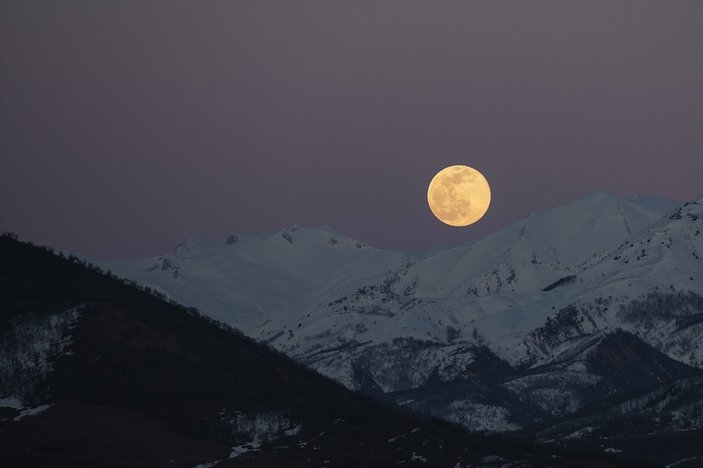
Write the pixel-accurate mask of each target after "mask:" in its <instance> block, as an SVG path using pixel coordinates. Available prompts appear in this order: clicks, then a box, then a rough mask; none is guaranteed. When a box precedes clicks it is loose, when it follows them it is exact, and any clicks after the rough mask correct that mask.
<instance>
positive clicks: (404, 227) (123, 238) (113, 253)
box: [0, 1, 703, 258]
mask: <svg viewBox="0 0 703 468" xmlns="http://www.w3.org/2000/svg"><path fill="white" fill-rule="evenodd" d="M453 164H465V165H468V166H471V167H474V168H476V169H478V170H479V171H481V172H482V173H483V174H484V175H485V177H486V178H487V179H488V181H489V183H490V185H491V189H492V202H491V207H490V209H489V210H488V212H487V214H486V216H485V217H484V218H483V219H482V220H481V221H479V222H478V223H476V224H474V225H471V226H469V227H466V228H453V227H449V226H446V225H444V224H442V223H440V222H439V221H437V220H436V219H435V218H434V217H433V216H432V214H431V212H430V211H429V208H428V206H427V186H428V184H429V182H430V180H431V179H432V177H433V176H434V174H435V173H436V172H438V171H439V170H440V169H442V168H443V167H445V166H449V165H453ZM594 190H603V191H608V192H611V193H614V194H617V195H622V196H632V195H637V194H639V195H648V196H658V197H665V198H669V199H673V200H678V201H687V200H693V199H697V198H699V197H700V196H701V195H703V2H698V1H680V2H677V1H668V2H665V1H657V2H647V1H637V2H635V1H620V2H596V1H585V2H577V1H568V2H552V1H549V2H536V1H535V2H531V1H524V2H510V1H502V2H500V1H498V2H481V1H473V2H440V3H435V2H421V1H417V2H341V1H338V2H244V1H242V2H197V3H196V2H165V1H164V2H158V1H150V2H126V1H125V2H10V1H3V2H0V230H2V231H12V232H15V233H17V234H19V236H20V238H21V239H25V240H31V241H33V242H35V243H40V244H44V245H50V246H53V247H55V248H60V249H67V250H75V251H77V252H78V253H81V254H83V255H88V256H93V257H100V258H118V257H139V256H147V255H158V254H163V253H166V252H168V251H171V250H172V249H173V248H174V247H175V246H176V245H177V244H178V243H180V242H181V241H183V240H184V239H187V238H207V239H214V240H220V241H224V239H225V238H226V237H227V235H229V234H232V233H238V234H247V233H262V232H274V231H277V230H279V229H281V228H283V227H284V226H286V225H288V224H291V223H294V222H297V223H300V224H303V225H311V226H316V225H329V226H332V227H334V228H336V229H337V230H339V231H341V232H344V233H346V234H348V235H350V236H352V237H354V238H357V239H360V240H363V241H365V242H368V243H370V244H372V245H374V246H377V247H381V248H401V249H428V248H431V247H433V246H437V245H458V244H462V243H467V242H471V241H474V240H476V239H477V238H479V237H481V236H484V235H487V234H489V233H491V232H495V231H497V230H499V229H501V228H503V227H505V226H507V225H509V224H511V223H513V222H515V221H517V220H519V219H520V218H522V217H524V216H526V215H528V214H529V213H531V212H534V211H539V210H542V209H545V208H548V207H550V206H555V205H558V204H561V203H565V202H567V201H569V200H571V199H573V198H576V197H579V196H582V195H584V194H586V193H589V192H591V191H594Z"/></svg>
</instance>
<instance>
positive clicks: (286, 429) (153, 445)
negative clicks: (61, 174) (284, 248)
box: [0, 236, 613, 467]
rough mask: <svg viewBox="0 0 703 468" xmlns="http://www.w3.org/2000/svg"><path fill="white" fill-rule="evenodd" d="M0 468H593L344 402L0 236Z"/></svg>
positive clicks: (252, 351)
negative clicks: (557, 467)
mask: <svg viewBox="0 0 703 468" xmlns="http://www.w3.org/2000/svg"><path fill="white" fill-rule="evenodd" d="M0 258H1V259H2V261H1V262H0V304H1V305H2V309H1V311H2V313H1V314H0V402H2V404H1V405H0V406H2V408H0V434H1V437H0V465H2V466H32V467H34V466H149V467H158V466H193V465H196V464H204V463H214V462H216V461H217V462H218V463H217V466H228V465H232V466H234V465H236V466H335V467H337V466H392V465H395V464H397V463H402V464H403V466H414V465H418V466H455V465H456V464H457V463H459V465H460V466H461V465H462V464H467V463H478V464H482V465H491V464H497V465H500V464H503V463H504V462H506V461H511V460H512V461H522V462H523V463H526V464H531V465H544V464H547V463H550V460H552V457H553V456H558V457H559V460H560V464H562V465H567V466H569V465H572V466H608V465H609V464H610V461H609V460H613V459H612V457H609V456H608V455H605V454H598V455H593V453H594V452H592V451H591V449H590V448H586V449H584V450H580V451H576V452H573V451H570V450H566V449H565V448H556V447H544V446H537V445H533V444H531V443H530V442H528V441H526V440H520V439H510V438H505V437H498V436H492V437H487V436H486V437H484V436H481V435H471V434H467V433H466V432H464V431H463V430H462V429H461V428H459V427H458V426H454V425H451V424H448V423H445V422H441V421H438V420H434V419H429V418H427V417H419V416H415V415H411V414H402V413H399V412H397V411H395V410H393V409H391V408H388V407H386V406H384V405H382V404H380V403H378V402H375V401H372V400H370V399H369V398H367V397H364V396H362V395H359V394H355V393H352V392H350V391H348V390H346V389H345V388H343V387H342V386H341V385H339V384H337V383H335V382H333V381H332V380H329V379H327V378H324V377H322V376H320V375H318V374H317V373H315V372H314V371H311V370H309V369H306V368H304V367H302V366H301V365H299V364H296V363H294V362H293V361H291V360H290V359H288V358H286V357H284V356H283V355H281V354H279V353H277V352H275V351H272V350H271V349H269V348H267V347H265V346H263V345H261V344H257V343H255V342H253V341H252V340H250V339H248V338H245V337H244V336H242V335H241V334H239V333H238V332H236V331H233V330H232V329H229V328H227V327H223V326H221V325H219V324H217V323H215V322H213V321H212V320H210V319H206V318H203V317H201V316H199V315H198V314H197V313H196V312H195V311H194V310H187V309H185V308H183V307H181V306H178V305H176V304H171V303H168V302H165V301H164V300H163V299H162V298H160V297H158V295H155V294H154V293H153V292H150V291H146V290H144V289H140V288H137V287H135V286H133V285H130V284H128V283H125V282H123V281H122V280H119V279H117V278H115V277H113V276H111V275H105V274H102V273H101V272H100V271H98V270H97V269H96V268H95V267H88V266H86V265H83V264H81V263H80V261H78V259H76V258H72V259H66V258H62V257H61V256H58V255H54V254H53V253H51V252H50V251H48V250H47V249H44V248H39V247H35V246H32V245H30V244H26V243H21V242H18V241H16V240H14V239H12V238H10V237H7V236H4V237H0Z"/></svg>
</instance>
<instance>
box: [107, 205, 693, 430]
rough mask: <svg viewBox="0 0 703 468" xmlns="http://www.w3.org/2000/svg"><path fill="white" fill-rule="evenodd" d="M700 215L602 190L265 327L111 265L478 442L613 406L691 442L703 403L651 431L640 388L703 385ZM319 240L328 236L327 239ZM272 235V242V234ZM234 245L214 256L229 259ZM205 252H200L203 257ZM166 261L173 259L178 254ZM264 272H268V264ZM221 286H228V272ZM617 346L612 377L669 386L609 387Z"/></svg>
mask: <svg viewBox="0 0 703 468" xmlns="http://www.w3.org/2000/svg"><path fill="white" fill-rule="evenodd" d="M702 210H703V203H702V202H701V200H699V201H696V202H692V203H688V204H685V205H683V206H679V205H678V204H672V203H670V202H666V201H662V200H657V199H651V198H633V199H627V198H621V197H617V196H614V195H610V194H607V193H603V192H595V193H592V194H589V195H587V196H585V197H583V198H580V199H578V200H574V201H572V202H570V203H567V204H565V205H562V206H558V207H555V208H552V209H550V210H546V211H544V212H541V213H535V214H533V215H531V216H528V217H527V218H525V219H523V220H521V221H519V222H517V223H516V224H514V225H512V226H509V227H507V228H505V229H504V230H502V231H499V232H497V233H495V234H492V235H489V236H487V237H485V238H483V239H481V240H479V241H477V242H475V243H473V244H470V245H466V246H462V247H457V248H454V249H448V250H443V251H440V252H437V253H435V254H433V255H425V256H421V255H411V254H406V253H401V252H393V251H389V252H383V251H380V250H376V249H372V248H370V247H369V248H368V250H366V251H364V249H359V251H358V252H356V251H355V252H356V255H354V257H353V258H350V259H349V260H348V262H347V263H344V261H343V260H342V261H340V263H339V264H338V265H336V266H335V268H330V269H329V270H326V271H325V274H324V275H322V274H321V275H319V276H317V277H316V280H315V281H312V280H311V281H310V282H309V283H307V289H306V291H305V292H303V291H302V289H301V290H300V291H299V292H300V294H297V295H296V294H293V295H291V296H290V297H289V298H288V299H286V301H282V303H281V305H280V307H279V308H271V309H268V311H267V312H266V318H265V319H260V320H259V319H257V320H248V319H246V318H244V319H240V318H238V317H237V316H236V315H234V313H233V312H231V311H230V310H229V309H228V308H227V307H219V306H218V305H217V304H212V302H211V298H210V296H211V295H212V294H211V293H210V292H209V291H211V290H212V288H218V287H221V286H222V285H223V284H225V281H227V280H223V279H221V278H220V277H217V276H202V277H200V278H198V279H197V280H196V279H195V278H194V279H191V280H189V281H187V282H184V283H178V282H177V280H175V279H174V278H172V277H171V276H169V275H167V274H166V275H165V274H163V273H162V272H161V271H160V270H152V271H147V270H148V269H149V268H150V267H147V266H146V264H148V263H149V262H153V261H154V260H153V259H150V260H149V261H145V262H146V264H145V263H139V262H129V261H127V262H120V263H114V262H112V263H110V262H108V263H104V265H105V266H106V267H107V268H110V269H112V270H113V271H114V272H116V273H117V274H118V275H124V276H127V277H129V278H132V279H135V280H137V281H139V282H140V283H142V284H146V285H149V286H152V287H155V288H157V289H158V290H159V291H162V292H164V293H165V294H166V295H167V296H168V297H172V298H176V299H177V300H179V301H183V302H184V303H186V304H188V305H192V306H195V307H198V308H200V309H201V310H202V311H203V312H204V313H206V314H208V315H212V316H215V317H218V318H222V319H223V320H224V321H226V322H228V323H233V324H235V325H237V326H240V325H241V326H242V329H243V331H245V333H247V334H248V335H249V336H251V337H253V338H255V339H257V340H259V341H262V342H265V343H269V344H271V345H273V346H274V347H276V348H277V349H279V350H281V351H283V352H284V353H286V354H287V355H289V356H292V357H294V358H295V359H296V360H297V361H299V362H301V363H304V364H306V365H307V366H309V367H312V368H313V369H316V370H318V371H319V372H321V373H322V374H324V375H327V376H330V377H332V378H334V379H335V380H337V381H339V382H341V383H343V384H344V385H345V386H347V387H348V388H352V389H357V390H361V391H364V392H366V393H369V394H372V395H376V396H377V397H378V398H381V399H385V400H389V401H393V402H395V403H396V404H398V405H401V406H403V407H406V408H414V409H418V410H421V411H425V412H428V413H430V414H434V415H438V416H441V417H443V418H445V419H448V420H451V421H455V422H459V423H460V424H462V425H464V426H465V427H467V428H469V429H472V430H480V431H528V432H530V433H532V434H536V435H538V436H539V434H548V433H550V430H551V429H549V427H553V428H556V427H562V426H559V424H560V423H561V422H564V421H566V420H572V421H581V422H583V423H584V424H585V422H586V421H589V419H588V417H586V416H583V414H586V413H589V412H592V413H593V414H601V415H603V414H606V413H602V409H603V408H607V407H610V406H608V405H616V404H621V403H622V404H624V406H623V407H624V408H630V410H628V411H626V412H625V413H622V412H621V413H622V414H623V415H624V416H622V417H621V418H620V420H621V422H623V421H630V422H631V423H632V424H633V426H632V427H633V428H634V427H639V428H642V427H645V426H647V425H653V427H654V430H656V431H661V432H666V431H671V430H696V429H697V428H698V429H699V428H700V427H701V419H700V407H701V404H700V394H699V397H698V399H696V392H695V391H693V393H690V391H689V390H685V391H684V390H682V391H683V392H684V393H685V395H688V396H682V397H681V398H682V399H683V400H681V401H684V400H685V401H688V403H686V405H688V406H686V408H685V409H682V410H681V411H679V409H680V408H679V407H677V406H676V405H675V404H674V402H675V401H679V400H676V399H675V398H674V399H673V400H671V401H672V403H671V404H672V405H673V406H666V407H662V408H663V410H666V411H670V412H669V413H667V414H668V416H667V417H670V418H672V421H674V423H671V424H668V423H667V424H663V423H662V424H659V425H658V424H655V423H653V422H652V421H651V420H650V419H651V418H650V419H647V418H646V417H644V416H643V414H644V413H643V410H642V408H641V407H640V406H638V404H636V403H635V402H637V401H639V402H643V401H648V400H647V398H646V397H645V396H643V394H642V393H641V391H647V392H654V393H651V395H655V394H657V395H658V394H659V393H657V392H661V391H664V392H666V391H668V390H667V389H669V390H671V391H675V389H676V388H679V387H681V388H687V389H690V388H693V389H696V388H698V387H697V386H696V385H697V384H696V383H695V382H696V379H697V378H698V371H699V369H700V368H701V365H702V363H703V355H702V354H701V353H702V352H703V347H701V345H700V344H699V343H700V342H701V337H702V336H703V328H702V327H703V319H702V317H703V281H700V278H701V277H703V271H702V266H703V264H702V263H701V260H700V258H701V255H703V236H702V235H701V234H700V232H701V230H703V226H702V224H703V213H702ZM308 230H309V231H311V232H317V230H315V229H308ZM284 232H285V231H284ZM323 232H324V231H323ZM277 235H278V236H280V235H281V234H280V233H279V234H277ZM318 237H319V238H320V239H324V234H323V235H321V236H318ZM265 239H275V240H277V239H276V235H274V236H272V237H268V238H265ZM263 242H264V241H262V247H261V248H262V249H263V250H265V251H267V252H279V251H278V250H276V249H277V248H278V246H277V245H272V246H271V247H263ZM266 242H273V240H267V241H266ZM347 243H348V244H349V245H354V243H355V241H353V240H348V241H347ZM283 245H284V246H285V247H286V248H288V249H292V250H296V249H298V248H300V247H297V246H296V244H295V243H290V242H288V243H287V244H283ZM227 247H228V246H226V245H224V246H223V245H220V246H215V247H212V249H213V250H211V251H210V252H211V254H212V255H222V256H223V258H224V257H226V256H227V255H228V253H227V251H226V249H227ZM306 248H309V249H310V250H313V251H317V252H321V251H323V249H327V248H328V247H327V246H326V245H325V243H324V242H320V241H318V242H317V243H311V244H307V246H306ZM352 250H353V249H352ZM215 251H217V254H215ZM299 252H301V254H300V257H295V258H298V259H300V260H299V261H298V260H296V261H291V262H288V263H287V268H289V269H290V270H289V271H295V272H297V274H298V275H300V276H302V277H307V275H308V269H310V270H316V268H317V267H316V265H317V262H316V261H309V262H306V261H305V259H306V258H310V259H313V258H315V256H314V255H313V254H310V253H308V252H306V253H302V252H303V249H302V248H300V250H299ZM276 255H282V253H277V254H276ZM287 255H290V257H287V258H293V256H292V255H293V254H291V253H287ZM296 255H297V254H296ZM203 256H204V253H197V252H194V253H193V258H198V259H201V258H202V257H203ZM164 258H167V259H169V261H171V262H175V261H178V259H179V254H178V252H176V253H174V254H170V255H168V256H166V257H164ZM198 261H202V260H198ZM259 261H260V263H262V264H266V263H267V262H268V260H267V259H266V258H264V257H260V260H259ZM235 264H236V265H237V268H239V267H240V266H239V263H237V262H235ZM181 265H182V267H181V268H182V270H183V269H189V268H190V266H187V264H186V263H185V262H181ZM232 268H234V267H232ZM272 270H275V268H273V269H272ZM220 274H221V275H222V277H223V278H227V277H228V273H227V271H225V269H222V270H221V271H220ZM203 283H209V284H207V285H203ZM226 284H227V285H228V289H227V290H228V294H231V295H240V296H241V297H247V298H249V299H251V300H252V301H255V302H256V301H260V299H259V298H260V297H262V296H261V295H260V294H259V293H258V292H256V293H254V294H250V293H249V292H248V291H247V289H246V288H245V287H241V288H240V287H239V286H238V285H237V284H236V283H231V282H230V283H226ZM265 284H266V288H271V291H272V292H274V293H275V291H277V290H278V289H279V285H278V283H276V282H275V281H270V282H268V283H265ZM186 293H187V294H188V296H186ZM213 307H214V308H215V309H216V310H213ZM612 343H622V346H619V347H616V348H615V349H618V350H620V351H618V352H621V353H625V352H627V353H634V354H633V355H628V356H625V357H627V359H625V357H623V358H622V359H621V360H620V362H621V364H622V366H624V367H622V368H620V369H619V370H617V371H613V372H624V371H625V370H626V369H627V368H628V366H629V365H633V366H638V367H637V368H639V369H643V372H644V371H646V372H650V371H651V372H655V371H656V372H659V373H658V374H656V375H657V376H658V377H656V379H654V380H651V381H648V382H649V384H648V387H647V388H641V387H639V386H634V387H628V388H620V387H617V386H613V385H614V384H613V385H611V383H608V382H609V381H608V379H609V377H608V375H607V373H606V372H605V371H604V370H603V368H602V367H599V364H598V363H593V360H594V359H596V358H593V357H592V356H601V357H603V356H607V355H608V353H604V352H602V351H603V350H605V349H611V348H612ZM654 356H656V358H654ZM650 358H651V359H655V361H656V362H659V363H660V364H661V365H660V367H658V368H656V369H651V370H646V369H647V368H646V367H643V366H641V365H639V364H636V363H639V362H646V361H647V360H649V359H650ZM681 365H683V366H684V367H683V368H681V367H680V366H681ZM682 369H685V371H683V370H682ZM658 389H659V390H658ZM638 392H639V393H638ZM686 392H689V393H686ZM467 395H468V396H467ZM689 400H690V401H689ZM623 402H630V403H627V404H626V403H623ZM681 404H683V403H681ZM599 408H600V409H599ZM599 411H601V412H600V413H599ZM584 412H585V413H584ZM613 414H615V413H613ZM618 414H620V413H618ZM653 417H656V416H653ZM643 418H644V419H643ZM596 419H598V418H596ZM645 419H646V421H645ZM635 422H637V423H636V424H635ZM575 424H577V423H576V422H574V423H573V424H572V425H571V426H569V427H575V426H574V425H575ZM589 424H590V423H589ZM591 426H593V425H592V424H591ZM591 426H584V427H582V428H577V429H573V430H571V431H570V432H569V434H575V435H574V437H576V436H577V435H578V434H579V433H580V432H579V431H580V430H581V429H583V430H584V431H585V432H584V434H585V433H586V432H588V431H591V432H597V431H598V430H602V431H605V432H607V431H609V430H610V431H613V430H614V429H613V428H612V425H609V423H608V422H607V421H603V427H601V428H596V427H591ZM564 427H566V426H564ZM589 427H590V428H589ZM608 428H610V429H608ZM586 429H588V431H587V430H586ZM554 430H555V431H556V429H554ZM633 430H634V429H633ZM557 432H558V431H557ZM562 435H563V434H562ZM567 435H568V434H567ZM611 435H612V434H611ZM540 437H541V436H540ZM544 437H548V436H547V435H544Z"/></svg>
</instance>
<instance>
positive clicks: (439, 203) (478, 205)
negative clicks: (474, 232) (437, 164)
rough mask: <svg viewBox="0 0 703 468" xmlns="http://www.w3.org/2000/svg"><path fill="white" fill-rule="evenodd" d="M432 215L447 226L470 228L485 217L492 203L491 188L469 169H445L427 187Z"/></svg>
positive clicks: (458, 167) (460, 167) (458, 166)
mask: <svg viewBox="0 0 703 468" xmlns="http://www.w3.org/2000/svg"><path fill="white" fill-rule="evenodd" d="M427 203H429V205H430V210H432V213H433V214H434V215H435V216H436V217H437V219H439V220H440V221H442V222H443V223H445V224H448V225H450V226H455V227H462V226H468V225H470V224H473V223H475V222H476V221H478V220H479V219H481V218H482V217H483V215H485V214H486V211H488V206H489V205H490V204H491V187H490V186H489V185H488V181H487V180H486V178H485V177H484V176H483V174H481V173H480V172H478V171H477V170H476V169H474V168H472V167H469V166H461V165H457V166H449V167H445V168H444V169H442V170H441V171H439V172H438V173H437V175H435V176H434V177H433V178H432V181H431V182H430V186H429V187H428V188H427Z"/></svg>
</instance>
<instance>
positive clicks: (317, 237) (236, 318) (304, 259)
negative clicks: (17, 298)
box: [101, 224, 417, 331]
mask: <svg viewBox="0 0 703 468" xmlns="http://www.w3.org/2000/svg"><path fill="white" fill-rule="evenodd" d="M416 258H417V256H415V255H412V254H407V253H402V252H395V251H382V250H378V249H375V248H373V247H370V246H369V245H367V244H365V243H363V242H360V241H357V240H354V239H351V238H349V237H347V236H344V235H343V234H340V233H338V232H336V231H334V230H333V229H331V228H328V227H320V228H306V227H302V226H300V225H297V224H292V225H290V226H287V227H286V228H285V229H283V230H281V231H279V232H277V233H274V234H267V235H262V236H257V237H250V238H247V237H244V236H242V235H235V234H233V235H230V236H229V237H228V238H227V240H226V242H225V244H224V245H223V244H217V243H214V242H209V241H201V240H195V239H191V240H188V241H185V242H183V243H182V244H180V245H179V246H178V247H177V248H176V249H175V250H174V252H172V253H170V254H167V255H161V256H157V257H150V258H146V259H142V260H116V261H110V262H102V263H101V264H102V265H103V266H104V267H105V268H107V269H109V270H111V271H113V272H115V273H117V274H118V275H120V276H125V277H128V278H132V279H134V280H136V281H138V282H139V283H140V284H144V285H147V286H149V287H152V288H154V289H156V290H157V291H161V292H163V293H165V294H167V295H168V296H169V297H171V298H173V299H175V300H177V301H178V302H180V303H183V304H189V305H193V306H196V305H197V307H198V309H200V310H201V311H202V312H203V313H205V314H207V315H208V316H210V317H213V318H215V319H217V320H221V321H223V322H225V323H228V324H230V325H234V326H237V327H238V328H239V329H242V330H246V331H250V330H253V329H255V328H256V327H257V326H260V325H261V323H264V322H266V321H267V320H268V319H270V318H274V319H275V318H277V317H278V316H279V315H280V314H281V313H284V312H283V311H285V310H288V309H289V308H290V307H291V306H292V304H294V303H295V301H296V300H297V299H298V298H300V297H302V296H304V295H306V294H309V293H310V292H311V291H313V290H314V289H315V288H316V287H319V286H320V285H321V284H323V283H324V282H326V281H327V280H328V279H329V278H330V277H332V276H333V275H337V276H340V277H342V278H343V277H344V276H349V275H353V276H363V275H364V274H365V273H366V272H376V271H378V270H379V268H395V267H397V265H399V264H401V263H403V262H404V261H410V260H411V259H412V260H414V259H416ZM366 274H368V273H366Z"/></svg>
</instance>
